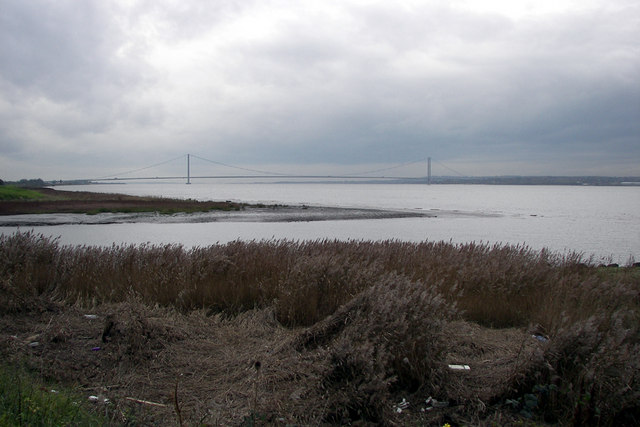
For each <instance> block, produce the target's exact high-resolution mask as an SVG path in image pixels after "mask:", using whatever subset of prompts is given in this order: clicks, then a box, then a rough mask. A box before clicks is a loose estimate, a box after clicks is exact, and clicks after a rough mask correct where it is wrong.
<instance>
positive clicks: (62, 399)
mask: <svg viewBox="0 0 640 427" xmlns="http://www.w3.org/2000/svg"><path fill="white" fill-rule="evenodd" d="M54 387H55V388H54ZM86 406H87V405H86V403H85V399H84V398H83V397H82V396H81V395H79V394H78V393H77V392H75V391H73V390H68V389H60V388H59V387H57V386H55V385H53V386H52V385H51V384H48V383H43V382H41V381H40V380H38V378H37V376H35V375H33V374H32V373H30V372H28V371H26V370H25V369H23V368H21V367H16V366H8V365H0V425H2V426H18V425H20V426H26V425H40V426H66V425H83V426H101V425H105V424H106V423H107V422H108V418H107V417H103V416H99V415H96V414H94V413H91V412H90V411H89V410H88V409H87V407H86Z"/></svg>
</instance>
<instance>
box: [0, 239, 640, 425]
mask: <svg viewBox="0 0 640 427" xmlns="http://www.w3.org/2000/svg"><path fill="white" fill-rule="evenodd" d="M0 260H1V261H0V278H1V279H0V280H1V282H0V285H1V286H2V288H1V293H0V310H1V311H2V314H3V318H4V319H5V324H7V325H9V324H11V322H12V320H11V319H13V323H16V322H15V319H22V320H21V321H24V322H26V320H24V319H26V318H35V317H38V316H39V317H40V318H41V320H40V323H39V324H38V325H40V326H35V325H32V326H31V327H32V328H33V329H37V330H39V331H41V334H42V337H41V339H40V340H41V341H44V342H46V343H48V344H47V347H46V348H42V349H40V350H39V352H34V351H33V350H26V349H25V347H24V346H22V347H21V346H19V345H16V346H14V347H15V348H16V351H18V350H19V351H20V352H22V353H26V354H27V355H31V357H34V358H35V359H33V360H40V361H42V360H46V361H47V366H49V369H51V370H52V371H54V372H55V373H56V376H57V377H60V378H64V379H67V380H68V379H73V380H76V381H77V380H78V378H80V379H82V378H84V379H85V380H86V381H89V380H88V379H87V378H94V380H95V379H96V378H102V377H104V378H109V379H108V380H107V379H105V381H111V382H113V381H115V380H114V375H116V373H117V375H125V374H124V373H126V375H129V376H130V377H127V376H126V375H125V376H123V377H122V378H123V379H122V381H121V382H122V383H126V384H129V385H130V386H131V387H134V390H135V391H136V392H138V393H146V394H149V395H151V398H155V399H157V400H160V401H164V402H165V409H163V410H165V411H167V413H168V414H169V415H171V416H173V417H176V416H177V415H180V416H182V415H184V416H185V417H187V416H188V417H190V419H192V420H196V421H197V419H198V418H199V417H200V418H203V419H207V420H208V422H213V421H214V420H217V421H218V422H222V423H223V424H225V423H226V422H234V423H238V422H239V421H241V420H242V419H243V417H247V416H255V415H256V414H257V413H258V412H259V413H260V415H261V416H263V418H264V419H265V420H271V421H270V422H273V423H277V422H276V421H278V420H279V419H281V418H282V419H283V420H285V421H286V422H298V423H303V424H305V423H315V422H319V421H321V422H328V423H335V424H343V423H347V422H353V421H357V420H361V421H367V422H376V423H382V424H406V423H417V424H434V425H435V424H437V423H444V422H452V423H454V424H463V423H471V424H487V425H490V424H491V423H498V424H500V423H503V422H516V421H518V420H521V421H522V420H523V421H524V422H530V421H535V422H536V423H564V424H600V425H613V424H616V423H617V424H623V425H631V424H633V423H636V422H638V421H640V404H639V403H638V402H640V383H639V380H640V361H639V360H638V358H637V354H638V353H639V352H640V326H639V325H640V316H639V313H640V310H639V308H640V298H639V295H640V275H639V274H638V270H637V269H634V268H619V269H615V270H613V269H606V270H603V269H601V268H598V267H595V266H591V265H587V264H585V263H584V262H583V260H582V259H581V257H580V256H578V255H575V254H574V255H566V256H559V255H556V254H552V253H549V252H547V251H533V250H531V249H529V248H527V247H522V246H504V245H486V244H461V245H455V244H450V243H444V242H424V243H406V242H398V241H384V242H361V241H352V242H340V241H329V240H327V241H306V242H292V241H263V242H231V243H228V244H224V245H214V246H209V247H202V248H193V249H185V248H183V247H181V246H177V245H165V246H154V245H142V246H112V247H108V248H96V247H69V246H62V245H60V244H58V243H57V241H55V240H52V239H49V238H45V237H42V236H36V235H33V234H30V233H26V234H25V233H22V234H15V235H12V236H2V237H1V238H0ZM78 310H80V311H82V310H84V311H85V312H87V311H92V312H96V313H100V319H102V320H100V322H99V324H94V325H93V326H91V325H89V324H88V323H87V322H86V321H84V320H82V319H81V318H80V317H81V316H80V315H78V314H77V311H78ZM34 313H37V316H35V315H34ZM73 313H75V314H74V315H72V314H73ZM34 316H35V317H34ZM51 319H55V321H54V323H53V324H61V325H62V326H60V327H59V328H52V327H50V326H49V327H44V326H42V325H43V324H45V323H46V322H52V320H51ZM14 327H15V326H14ZM38 328H39V329H38ZM91 328H93V329H91ZM28 329H29V327H26V326H25V327H24V328H23V329H21V330H20V331H18V332H16V334H18V335H19V334H20V333H24V334H26V333H27V330H28ZM107 330H109V331H107ZM80 331H82V332H80ZM105 331H107V332H105ZM105 334H106V335H105ZM77 336H86V337H89V338H91V339H94V340H95V345H96V346H98V345H99V346H100V348H102V350H101V351H100V352H97V353H95V354H92V357H93V359H90V360H89V361H85V359H86V358H87V357H88V356H87V355H88V354H89V353H87V351H86V350H83V351H81V350H80V347H77V351H78V356H77V357H78V358H79V359H78V360H75V359H74V358H73V356H72V355H74V354H75V353H74V351H76V350H74V349H76V347H74V346H76V345H77V346H80V345H81V344H83V345H85V347H86V346H88V344H87V342H82V341H81V340H80V339H79V338H76V337H77ZM534 336H535V337H534ZM12 348H13V347H12ZM20 349H21V350H20ZM29 352H31V353H29ZM183 352H184V353H183ZM61 354H67V357H70V358H71V360H75V362H77V363H79V364H80V366H82V363H86V364H87V366H86V367H85V369H84V370H82V369H81V370H78V369H77V367H76V368H75V369H71V367H70V366H67V365H64V363H63V362H61V361H60V360H59V357H60V355H61ZM187 354H188V355H189V356H187ZM4 357H9V356H7V355H6V354H5V356H4ZM182 357H184V358H185V359H182ZM38 358H40V359H38ZM187 360H190V362H188V361H187ZM220 361H224V364H223V365H222V366H219V367H218V368H216V369H213V368H212V366H218V365H217V363H222V362H220ZM256 361H260V362H261V363H260V364H255V362H256ZM34 363H35V362H34ZM199 363H200V364H201V365H198V364H199ZM452 363H463V364H468V365H469V366H470V367H471V369H470V371H469V372H467V373H462V374H460V373H458V372H454V371H451V370H450V369H449V368H448V365H449V364H452ZM259 366H262V370H261V369H260V368H259ZM151 369H153V371H152V372H155V370H157V369H161V370H162V372H163V373H166V375H165V374H163V375H164V376H163V375H158V376H155V377H154V384H156V385H158V384H162V385H161V386H159V388H160V389H162V390H163V391H162V393H160V392H158V391H154V390H150V388H149V387H146V388H145V387H142V386H140V385H139V384H144V380H143V379H142V378H145V376H144V375H149V374H148V372H149V371H147V373H146V374H145V372H144V371H145V370H151ZM85 371H86V372H85ZM87 372H88V373H87ZM187 372H188V373H189V374H188V375H189V376H188V377H185V376H184V375H187V374H186V373H187ZM223 373H224V374H223ZM225 375H226V376H225ZM125 377H126V378H129V379H127V380H125V379H124V378H125ZM131 378H135V380H134V379H131ZM181 378H182V379H181ZM94 380H92V381H94ZM136 384H138V385H137V386H136ZM203 384H205V385H206V384H208V388H207V386H203ZM217 384H226V385H228V387H227V388H225V389H224V390H219V391H217V388H216V387H217ZM136 387H137V388H136ZM179 387H181V390H183V391H182V393H180V394H179V396H182V400H180V399H177V398H175V395H176V394H178V391H177V390H178V388H179ZM202 387H205V389H206V390H204V391H203V390H201V388H202ZM151 388H152V387H151ZM174 388H175V390H176V391H175V393H174V394H173V396H174V397H173V398H172V397H171V396H172V394H171V393H169V392H168V390H173V389H174ZM128 392H129V393H131V391H128ZM113 393H115V394H117V391H115V390H114V391H113ZM154 393H155V394H154ZM217 393H220V394H217ZM167 396H169V397H167ZM206 396H208V397H206ZM225 396H226V397H225ZM145 397H147V398H149V397H148V396H145ZM232 397H233V399H232ZM429 397H432V398H434V399H436V400H437V401H440V402H446V405H445V406H439V407H436V406H431V407H429V404H428V403H426V402H428V398H429ZM403 398H406V399H407V400H409V401H411V402H412V406H411V407H410V408H404V409H403V408H401V407H399V406H398V403H399V402H401V401H402V399H403ZM163 399H164V400H163ZM172 399H173V400H172ZM225 399H226V402H227V403H226V405H222V404H221V403H220V402H222V401H225ZM173 401H175V402H173ZM172 402H173V403H172ZM416 402H421V403H420V404H418V403H416ZM152 409H153V410H160V409H157V408H152ZM214 409H215V411H214ZM398 409H400V411H398ZM181 414H182V415H181ZM207 417H209V418H207ZM403 417H404V418H403ZM263 418H260V419H263ZM278 422H279V421H278ZM283 423H284V421H283ZM440 425H441V424H440Z"/></svg>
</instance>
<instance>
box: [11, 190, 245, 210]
mask: <svg viewBox="0 0 640 427" xmlns="http://www.w3.org/2000/svg"><path fill="white" fill-rule="evenodd" d="M33 191H34V192H37V193H39V194H41V195H42V197H39V198H35V199H28V200H3V201H1V202H0V215H20V214H40V213H91V214H95V213H100V212H161V213H174V212H206V211H211V210H240V209H242V208H243V207H244V206H245V205H244V204H242V203H234V202H215V201H198V200H191V199H188V200H180V199H168V198H162V197H139V196H130V195H125V194H109V193H91V192H86V191H61V190H54V189H51V188H37V189H33Z"/></svg>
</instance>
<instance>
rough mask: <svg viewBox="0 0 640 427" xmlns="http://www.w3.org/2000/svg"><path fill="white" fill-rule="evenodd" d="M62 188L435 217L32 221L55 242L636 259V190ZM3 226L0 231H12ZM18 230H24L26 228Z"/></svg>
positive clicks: (639, 216) (228, 185) (639, 206)
mask: <svg viewBox="0 0 640 427" xmlns="http://www.w3.org/2000/svg"><path fill="white" fill-rule="evenodd" d="M59 188H60V189H67V190H78V191H96V192H117V193H127V194H134V195H157V196H168V197H178V198H193V199H199V200H233V201H242V202H251V203H256V202H261V203H281V204H289V205H301V204H306V205H317V206H338V207H358V208H383V209H384V208H387V209H402V210H421V211H427V212H430V213H435V214H437V217H436V218H401V219H373V220H368V219H367V220H348V221H319V222H293V223H292V222H289V223H263V222H242V223H235V222H212V223H204V224H156V223H136V224H111V225H59V226H47V227H29V228H28V229H34V230H35V231H36V232H38V233H43V234H46V235H52V236H59V237H60V241H61V242H62V243H67V244H88V245H111V244H113V243H145V242H151V243H180V244H183V245H185V246H204V245H208V244H212V243H216V242H221V243H222V242H227V241H231V240H235V239H244V240H254V239H256V240H259V239H271V238H288V239H319V238H332V239H333V238H338V239H367V240H380V239H400V240H407V241H423V240H446V241H449V240H451V241H453V242H460V243H462V242H470V241H476V242H479V241H483V242H502V243H512V244H519V243H522V244H526V245H528V246H530V247H532V248H535V249H541V248H543V247H546V248H549V249H551V250H553V251H556V252H561V253H566V252H568V251H577V252H580V253H583V254H584V255H585V256H586V257H589V256H591V255H593V256H594V257H595V259H596V260H598V261H613V262H619V263H622V264H625V263H627V262H628V261H629V260H630V258H631V257H633V258H634V259H636V260H640V187H587V186H585V187H576V186H484V185H431V186H427V185H419V184H342V183H335V184H326V183H294V184H284V183H257V184H256V183H250V182H222V183H221V182H216V183H211V182H206V183H193V184H191V185H185V184H184V183H162V184H157V183H140V184H138V183H136V184H113V185H91V186H78V187H59ZM16 229H17V228H15V227H0V233H12V232H15V230H16ZM23 229H24V228H23Z"/></svg>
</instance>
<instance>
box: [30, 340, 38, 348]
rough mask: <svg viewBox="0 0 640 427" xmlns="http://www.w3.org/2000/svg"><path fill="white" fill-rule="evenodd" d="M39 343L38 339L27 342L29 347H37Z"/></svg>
mask: <svg viewBox="0 0 640 427" xmlns="http://www.w3.org/2000/svg"><path fill="white" fill-rule="evenodd" d="M39 345H40V343H39V342H38V341H33V342H30V343H29V347H37V346H39Z"/></svg>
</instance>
